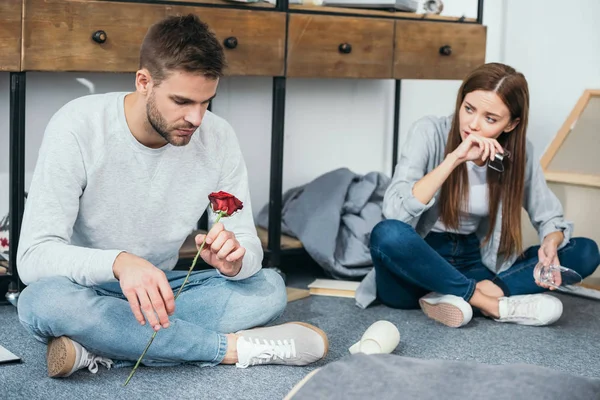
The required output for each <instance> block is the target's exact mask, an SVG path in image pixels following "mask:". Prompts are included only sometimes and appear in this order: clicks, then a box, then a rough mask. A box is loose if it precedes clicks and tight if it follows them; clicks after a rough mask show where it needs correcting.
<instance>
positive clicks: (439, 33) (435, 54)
mask: <svg viewBox="0 0 600 400" xmlns="http://www.w3.org/2000/svg"><path fill="white" fill-rule="evenodd" d="M395 43H396V49H395V53H394V79H457V80H462V79H463V78H464V77H465V76H466V75H467V74H468V73H469V72H470V71H472V70H473V69H475V68H476V67H478V66H480V65H481V64H483V63H484V62H485V48H486V28H485V27H484V26H481V25H475V24H455V23H444V22H424V21H396V40H395ZM444 46H448V48H449V49H451V54H450V55H443V54H440V49H441V48H442V47H444Z"/></svg>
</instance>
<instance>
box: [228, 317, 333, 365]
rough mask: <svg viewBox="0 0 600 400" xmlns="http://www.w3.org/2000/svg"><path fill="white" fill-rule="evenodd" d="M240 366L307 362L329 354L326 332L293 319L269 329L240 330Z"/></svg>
mask: <svg viewBox="0 0 600 400" xmlns="http://www.w3.org/2000/svg"><path fill="white" fill-rule="evenodd" d="M236 334H237V335H239V337H238V341H237V353H238V362H237V363H236V367H238V368H246V367H248V366H250V365H257V364H282V365H307V364H311V363H313V362H315V361H319V360H321V359H323V358H325V356H326V355H327V350H328V347H329V342H328V340H327V335H326V334H325V332H323V331H322V330H320V329H319V328H317V327H316V326H313V325H310V324H306V323H303V322H289V323H286V324H282V325H277V326H269V327H266V328H256V329H249V330H244V331H239V332H236Z"/></svg>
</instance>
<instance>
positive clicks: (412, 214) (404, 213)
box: [383, 119, 437, 227]
mask: <svg viewBox="0 0 600 400" xmlns="http://www.w3.org/2000/svg"><path fill="white" fill-rule="evenodd" d="M436 129H437V128H436V126H435V124H434V123H432V122H431V121H430V120H428V119H422V120H419V121H417V122H416V123H415V124H414V125H413V126H412V127H411V128H410V130H409V132H408V135H407V138H406V141H405V145H404V148H403V150H402V153H401V155H400V160H399V162H398V165H397V166H396V170H395V172H394V176H393V178H392V181H391V182H390V185H389V187H388V188H387V190H386V193H385V196H384V199H383V214H384V216H385V217H386V218H388V219H397V220H400V221H402V222H405V223H407V224H410V225H412V226H413V227H415V226H416V225H417V223H418V222H419V218H420V217H421V215H422V214H423V213H424V212H425V211H427V210H429V209H430V208H431V207H432V206H433V205H434V204H435V197H434V198H432V199H431V200H430V201H429V202H428V203H427V204H423V203H422V202H421V201H419V200H418V199H417V198H416V197H415V196H414V195H413V187H414V185H415V183H417V182H418V181H419V180H420V179H421V178H423V177H424V176H425V175H426V174H427V171H428V165H429V164H430V161H431V157H432V154H435V151H436V146H437V144H436V141H435V140H434V136H435V133H436Z"/></svg>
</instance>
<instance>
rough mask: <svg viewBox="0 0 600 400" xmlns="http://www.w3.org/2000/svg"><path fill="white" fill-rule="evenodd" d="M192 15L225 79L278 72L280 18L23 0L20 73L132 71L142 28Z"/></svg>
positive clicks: (281, 56)
mask: <svg viewBox="0 0 600 400" xmlns="http://www.w3.org/2000/svg"><path fill="white" fill-rule="evenodd" d="M187 13H194V14H196V15H198V16H199V17H200V18H201V19H202V20H203V21H204V22H206V23H207V24H208V25H209V26H210V27H211V28H212V29H213V30H214V31H215V34H216V35H217V37H218V38H219V40H221V41H222V43H224V44H225V50H226V52H225V53H226V59H227V63H228V65H229V67H228V69H227V70H226V74H228V75H265V76H277V75H283V72H284V52H285V50H284V49H285V14H280V13H274V12H261V11H251V10H235V9H222V8H207V7H204V8H203V7H188V6H170V5H153V4H139V3H135V4H134V3H113V2H103V1H85V2H81V1H70V0H25V18H24V37H23V41H24V42H23V51H24V53H23V69H24V70H35V71H107V72H132V71H136V70H137V69H138V67H139V49H140V45H141V43H142V40H143V38H144V35H145V34H146V32H147V30H148V27H149V26H150V25H152V24H153V23H155V22H157V21H159V20H161V19H162V18H164V17H166V16H168V15H180V14H187Z"/></svg>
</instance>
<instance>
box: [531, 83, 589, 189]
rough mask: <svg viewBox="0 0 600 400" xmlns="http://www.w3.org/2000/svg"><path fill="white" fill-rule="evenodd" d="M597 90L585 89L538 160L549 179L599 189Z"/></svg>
mask: <svg viewBox="0 0 600 400" xmlns="http://www.w3.org/2000/svg"><path fill="white" fill-rule="evenodd" d="M599 156H600V89H598V90H592V89H587V90H585V91H584V92H583V95H582V96H581V97H580V98H579V101H577V104H576V105H575V107H574V108H573V110H572V111H571V113H570V114H569V117H568V118H567V119H566V121H565V122H564V124H563V125H562V127H561V128H560V130H559V131H558V133H557V135H556V137H555V138H554V140H553V141H552V143H550V146H548V149H547V150H546V152H545V153H544V155H543V157H542V159H541V165H542V170H543V171H544V175H545V177H546V180H547V181H548V182H560V183H567V184H574V185H583V186H591V187H597V188H600V161H599V160H598V158H599Z"/></svg>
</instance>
